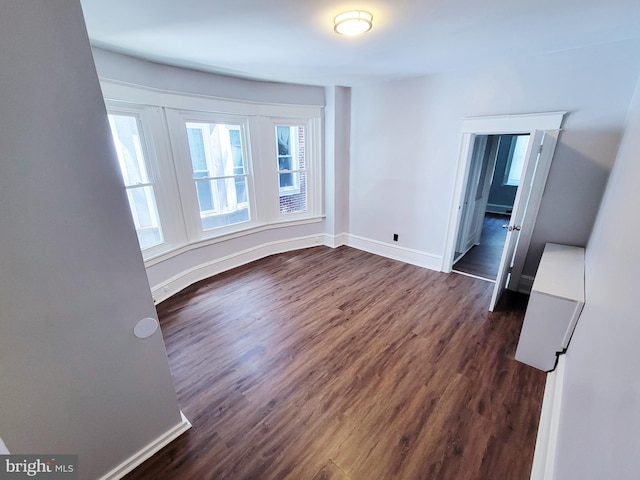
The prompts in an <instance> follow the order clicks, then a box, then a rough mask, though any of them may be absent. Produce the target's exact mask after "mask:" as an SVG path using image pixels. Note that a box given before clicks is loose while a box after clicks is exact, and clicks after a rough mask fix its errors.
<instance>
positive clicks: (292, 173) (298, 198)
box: [275, 125, 307, 213]
mask: <svg viewBox="0 0 640 480" xmlns="http://www.w3.org/2000/svg"><path fill="white" fill-rule="evenodd" d="M275 133H276V142H277V145H278V187H279V189H280V213H293V212H304V211H306V210H307V193H306V190H307V189H306V183H305V184H304V185H303V179H304V180H306V174H305V172H304V170H305V158H304V157H305V150H304V149H305V141H304V127H300V126H290V125H278V126H276V132H275ZM284 197H294V198H291V199H290V200H283V198H284Z"/></svg>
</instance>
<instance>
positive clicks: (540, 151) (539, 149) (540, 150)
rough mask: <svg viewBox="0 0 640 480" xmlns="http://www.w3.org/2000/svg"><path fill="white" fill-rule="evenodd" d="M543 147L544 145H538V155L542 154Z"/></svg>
mask: <svg viewBox="0 0 640 480" xmlns="http://www.w3.org/2000/svg"><path fill="white" fill-rule="evenodd" d="M543 147H544V144H540V148H538V153H542V148H543Z"/></svg>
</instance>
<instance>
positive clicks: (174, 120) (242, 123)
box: [165, 108, 259, 242]
mask: <svg viewBox="0 0 640 480" xmlns="http://www.w3.org/2000/svg"><path fill="white" fill-rule="evenodd" d="M165 111H166V117H167V123H168V125H169V134H170V138H171V145H172V149H173V156H174V159H175V161H174V165H175V171H176V178H177V180H178V187H179V190H180V197H181V199H182V212H183V217H184V221H185V225H186V229H187V237H188V239H189V241H190V242H197V241H200V240H207V239H210V238H215V237H219V236H222V235H227V234H230V233H234V232H238V231H241V230H246V229H249V228H252V227H254V226H256V225H258V224H259V222H258V220H257V204H256V194H255V186H254V183H255V182H254V172H253V161H252V149H251V143H250V134H249V131H250V129H249V122H248V119H247V117H246V116H242V115H229V114H222V113H213V112H197V111H190V110H189V111H187V110H176V109H169V108H167V109H165ZM188 123H203V124H205V123H206V124H224V125H234V126H237V127H238V130H239V131H240V142H241V146H242V159H243V164H244V170H245V173H244V174H243V175H242V176H244V178H245V179H246V191H247V197H248V201H247V203H248V210H249V220H248V221H244V222H239V223H234V224H231V225H224V226H220V227H215V228H212V229H208V230H205V229H204V228H203V225H202V217H201V215H200V214H201V211H200V204H199V201H198V191H197V187H196V185H197V182H198V181H202V180H203V179H204V177H203V179H196V178H194V171H193V164H192V159H191V151H190V147H189V139H188V127H187V124H188ZM236 177H237V175H233V178H236ZM229 178H231V177H229ZM206 179H209V180H216V179H218V177H206Z"/></svg>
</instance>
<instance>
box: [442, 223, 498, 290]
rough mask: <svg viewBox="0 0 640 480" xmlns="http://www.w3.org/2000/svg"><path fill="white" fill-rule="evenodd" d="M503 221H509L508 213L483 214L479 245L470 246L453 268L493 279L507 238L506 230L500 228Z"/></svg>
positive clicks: (496, 274) (496, 273)
mask: <svg viewBox="0 0 640 480" xmlns="http://www.w3.org/2000/svg"><path fill="white" fill-rule="evenodd" d="M505 223H506V224H508V223H509V216H508V215H500V214H497V213H487V214H485V216H484V222H483V224H482V234H481V236H480V245H474V246H473V247H471V250H469V251H468V252H467V253H466V254H465V255H464V257H462V258H461V259H460V260H458V261H457V262H456V263H455V265H454V266H453V269H454V270H455V271H457V272H464V273H469V274H471V275H476V276H478V277H482V278H486V279H487V280H494V281H495V279H496V277H497V276H498V267H499V266H500V258H501V257H502V250H503V248H504V241H505V239H506V238H507V231H506V230H505V229H504V228H502V225H504V224H505Z"/></svg>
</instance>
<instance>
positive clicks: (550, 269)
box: [516, 243, 584, 372]
mask: <svg viewBox="0 0 640 480" xmlns="http://www.w3.org/2000/svg"><path fill="white" fill-rule="evenodd" d="M583 306H584V248H581V247H571V246H567V245H559V244H555V243H547V244H546V246H545V249H544V253H543V254H542V259H541V260H540V266H539V267H538V272H537V273H536V277H535V280H534V281H533V287H532V289H531V297H530V298H529V305H528V306H527V311H526V314H525V317H524V324H523V326H522V332H521V333H520V340H519V342H518V348H517V350H516V360H519V361H521V362H523V363H526V364H528V365H531V366H532V367H535V368H538V369H540V370H544V371H545V372H548V371H551V370H553V369H554V368H555V365H556V359H557V355H558V353H562V352H564V351H565V350H566V348H567V346H568V345H569V340H570V339H571V335H572V334H573V330H574V328H575V326H576V323H577V321H578V317H579V316H580V313H581V312H582V307H583Z"/></svg>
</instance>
